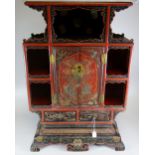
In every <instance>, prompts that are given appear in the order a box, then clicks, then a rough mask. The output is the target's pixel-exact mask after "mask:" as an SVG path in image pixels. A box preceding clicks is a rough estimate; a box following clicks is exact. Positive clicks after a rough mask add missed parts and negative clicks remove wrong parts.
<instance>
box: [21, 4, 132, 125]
mask: <svg viewBox="0 0 155 155" xmlns="http://www.w3.org/2000/svg"><path fill="white" fill-rule="evenodd" d="M25 4H26V5H28V6H30V7H34V6H43V7H45V8H46V10H47V14H46V16H47V32H48V35H47V36H48V42H24V43H23V46H24V54H25V62H26V72H27V90H28V99H29V109H30V110H31V111H36V112H41V122H42V124H92V122H81V121H80V119H79V117H80V116H79V115H80V111H82V110H85V111H89V110H90V111H91V110H97V111H110V112H111V116H110V117H111V119H110V121H109V122H104V121H103V122H96V124H111V123H112V121H113V119H114V112H119V111H123V110H125V108H126V102H127V93H128V86H129V72H130V64H131V55H132V48H133V43H132V42H131V43H130V42H128V43H127V42H124V43H122V42H120V43H112V42H109V35H110V14H111V7H112V6H130V5H132V3H121V2H117V3H110V2H25ZM51 6H63V7H65V6H93V7H94V6H95V7H96V6H105V7H107V13H106V26H105V42H103V43H98V42H92V43H90V42H87V43H81V42H78V43H73V42H68V43H62V42H61V43H53V42H52V36H53V35H52V33H53V32H52V20H53V17H52V15H51ZM29 47H36V48H38V47H47V48H48V54H49V59H50V56H51V55H52V54H54V53H53V51H54V50H55V49H56V48H59V47H72V48H76V47H78V48H82V47H90V48H91V47H93V48H95V47H96V49H97V48H98V47H102V48H103V52H102V54H104V53H106V55H108V52H109V48H110V47H117V48H119V47H126V48H129V49H130V56H129V63H128V73H127V75H126V76H124V77H118V76H116V77H108V76H107V63H105V64H100V66H101V70H98V66H97V65H98V64H97V62H96V61H95V59H94V58H92V57H91V56H90V54H89V52H88V51H89V50H88V51H84V52H83V51H81V52H79V53H78V52H77V53H75V54H72V55H70V56H66V58H64V59H63V60H62V61H61V62H60V64H59V66H57V62H56V61H57V60H53V61H55V62H56V64H54V63H50V67H49V68H50V73H49V76H48V77H35V76H34V77H30V76H29V70H28V60H27V52H28V48H29ZM96 51H98V50H96ZM98 53H100V52H98ZM102 54H100V57H101V55H102ZM100 59H102V58H100ZM107 59H108V58H107ZM101 61H102V60H101ZM57 73H58V75H59V77H57V76H55V75H56V74H57ZM99 76H101V78H99ZM99 79H100V81H98V80H99ZM56 81H58V83H59V87H57V86H58V84H56ZM122 81H123V82H124V83H125V90H124V94H125V95H124V101H123V104H122V105H121V106H108V104H109V105H110V104H111V103H110V102H112V101H113V99H112V100H109V99H107V100H106V98H105V97H106V96H105V94H106V90H105V89H106V84H107V83H122ZM32 83H33V84H38V83H48V84H49V85H50V89H51V92H50V93H51V101H50V102H51V105H48V106H45V107H39V106H34V104H32V92H31V84H32ZM86 85H87V87H85V86H86ZM99 85H101V87H99ZM67 87H68V88H71V93H73V94H74V95H70V94H71V93H67V91H66V90H67ZM84 88H85V89H86V90H87V91H86V90H85V91H84V90H83V89H84ZM115 89H116V90H117V89H118V90H119V88H117V85H116V88H115ZM120 89H121V88H120ZM57 92H60V99H61V100H57V102H59V103H58V105H54V104H53V102H54V100H55V95H56V94H57ZM82 92H84V94H83V93H82ZM86 92H87V93H86ZM75 94H78V95H75ZM101 94H103V96H104V97H103V98H104V99H103V100H101V101H100V97H101ZM108 95H109V94H107V96H108ZM68 98H69V99H70V100H71V101H70V102H71V103H72V104H73V105H72V106H65V102H66V100H67V99H68ZM94 99H95V101H96V102H97V105H89V104H88V105H87V106H82V107H81V106H80V105H82V104H84V103H85V104H87V103H88V102H89V101H90V100H94ZM114 100H115V95H114ZM116 100H117V99H116ZM116 100H115V101H116ZM115 101H114V102H115ZM43 102H44V98H43ZM106 102H108V104H107V105H106ZM60 105H61V106H60ZM74 105H76V107H74ZM46 111H58V112H62V111H68V112H70V111H75V112H76V121H73V122H46V121H45V119H44V112H46Z"/></svg>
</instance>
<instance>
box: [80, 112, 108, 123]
mask: <svg viewBox="0 0 155 155" xmlns="http://www.w3.org/2000/svg"><path fill="white" fill-rule="evenodd" d="M93 120H95V121H110V112H109V111H81V112H80V121H93Z"/></svg>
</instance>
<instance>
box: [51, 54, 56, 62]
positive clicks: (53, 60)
mask: <svg viewBox="0 0 155 155" xmlns="http://www.w3.org/2000/svg"><path fill="white" fill-rule="evenodd" d="M50 63H51V64H55V56H54V55H53V54H51V55H50Z"/></svg>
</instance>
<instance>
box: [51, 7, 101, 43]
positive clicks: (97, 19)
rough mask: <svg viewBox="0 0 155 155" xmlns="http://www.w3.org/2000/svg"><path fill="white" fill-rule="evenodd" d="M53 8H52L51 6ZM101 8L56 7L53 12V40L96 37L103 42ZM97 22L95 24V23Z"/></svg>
mask: <svg viewBox="0 0 155 155" xmlns="http://www.w3.org/2000/svg"><path fill="white" fill-rule="evenodd" d="M53 9H54V8H53ZM103 10H104V9H103V8H102V9H89V8H87V7H82V8H81V7H77V8H74V9H73V8H72V7H68V9H65V10H64V9H63V8H61V9H60V8H56V9H55V13H54V15H55V16H54V23H53V32H55V35H54V36H53V39H54V42H56V41H59V42H60V41H63V42H67V41H68V40H70V41H74V42H76V41H80V42H82V41H88V40H93V41H94V42H97V41H96V40H94V39H97V40H98V41H99V40H100V42H103V37H104V36H103V35H102V34H103V31H104V24H103V23H104V22H103V20H104V17H103ZM96 23H97V24H96Z"/></svg>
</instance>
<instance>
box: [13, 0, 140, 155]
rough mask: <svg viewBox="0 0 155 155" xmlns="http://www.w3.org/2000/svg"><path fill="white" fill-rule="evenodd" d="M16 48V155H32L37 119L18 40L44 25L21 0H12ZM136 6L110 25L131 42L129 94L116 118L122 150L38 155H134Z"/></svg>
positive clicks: (60, 149) (52, 149)
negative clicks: (13, 0)
mask: <svg viewBox="0 0 155 155" xmlns="http://www.w3.org/2000/svg"><path fill="white" fill-rule="evenodd" d="M15 9H16V14H15V15H16V30H15V31H16V34H15V39H16V48H15V57H16V60H15V65H16V70H15V74H16V81H15V82H16V83H15V85H16V100H15V108H16V109H15V110H16V155H33V154H34V153H33V152H30V145H31V143H32V141H33V137H34V134H35V132H36V127H37V123H38V121H39V118H38V116H37V115H36V114H34V113H31V112H29V110H28V98H27V88H26V70H25V62H24V53H23V48H22V41H23V39H24V38H28V37H30V34H31V33H41V32H44V29H45V26H46V24H45V22H44V19H43V18H42V15H41V12H37V11H35V10H33V9H30V8H28V7H26V6H24V0H16V7H15ZM138 13H139V5H138V3H135V4H134V5H133V6H132V7H130V8H128V9H126V10H124V11H121V12H119V13H116V16H115V18H114V20H113V23H112V29H113V31H114V32H116V33H124V34H125V36H126V37H127V38H129V39H131V38H133V39H134V48H133V55H132V62H131V72H130V84H129V94H128V101H127V110H126V111H125V112H123V113H120V114H119V115H118V116H117V117H116V121H117V123H118V127H119V131H120V134H121V137H122V140H123V142H124V144H125V147H126V150H125V151H123V152H115V151H114V150H113V149H110V148H108V147H104V146H90V149H89V151H88V152H67V151H66V146H65V145H51V146H48V147H45V148H44V149H42V150H41V151H40V152H38V153H37V154H38V155H48V154H53V153H54V154H57V155H59V154H63V155H68V154H72V153H75V154H89V155H93V154H98V155H100V154H102V155H103V154H106V155H107V154H108V155H117V154H120V155H138V148H139V142H138V134H139V133H138V130H139V129H138V122H139V121H138V119H139V118H138V116H139V114H138V113H139V112H138V109H139V97H138V94H139V90H138V88H139V86H138V84H139V76H138V75H139V66H138V64H139V62H138V61H139V59H138V56H139V54H138V52H139V49H138V47H139V45H138V36H139V34H138V31H139V30H138V28H139V20H138V18H139V14H138Z"/></svg>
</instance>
